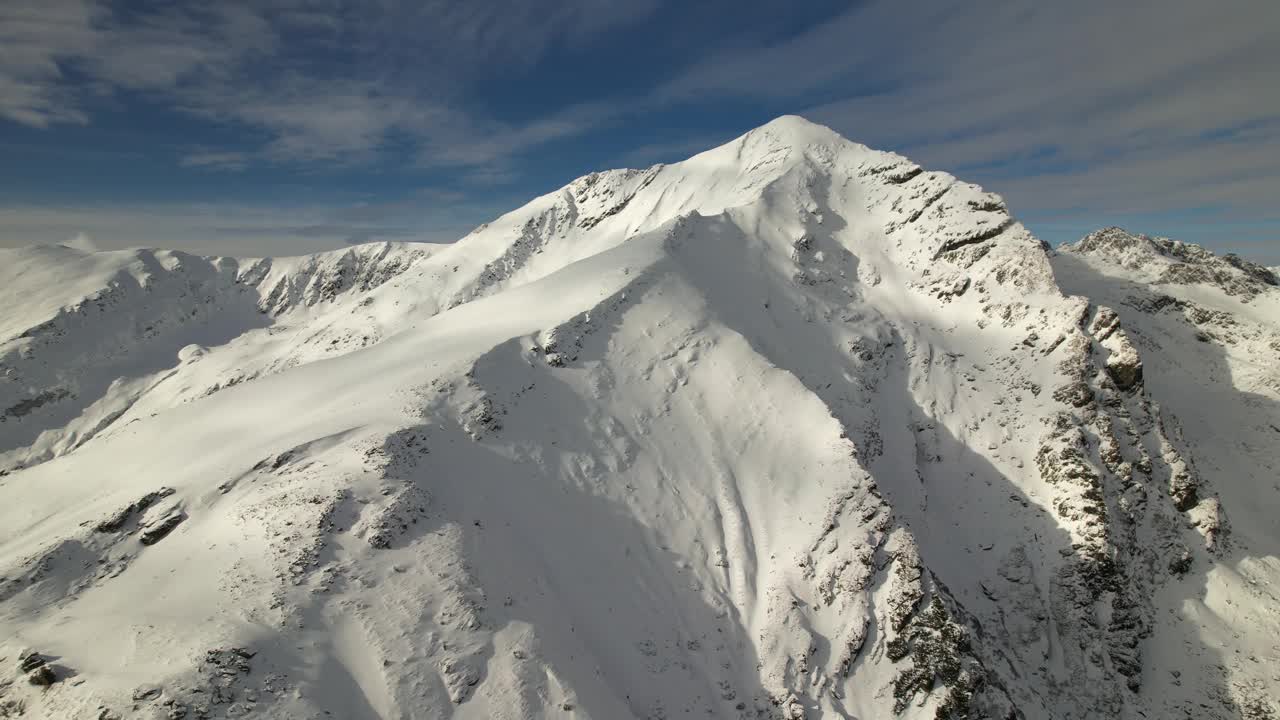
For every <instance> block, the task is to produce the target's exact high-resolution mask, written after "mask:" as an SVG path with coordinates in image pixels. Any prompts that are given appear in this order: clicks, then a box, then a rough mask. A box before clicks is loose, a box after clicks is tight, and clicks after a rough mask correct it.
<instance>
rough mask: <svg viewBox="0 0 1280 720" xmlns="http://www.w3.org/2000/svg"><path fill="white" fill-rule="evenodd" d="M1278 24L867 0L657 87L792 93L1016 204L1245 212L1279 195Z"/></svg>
mask: <svg viewBox="0 0 1280 720" xmlns="http://www.w3.org/2000/svg"><path fill="white" fill-rule="evenodd" d="M1276 27H1280V5H1278V4H1276V3H1273V2H1266V1H1263V0H1239V1H1236V2H1229V3H1216V4H1215V3H1203V2H1197V1H1196V0H1139V1H1138V2H1127V3H1111V2H1103V1H1102V0H1083V1H1082V2H1077V3H1070V4H1062V3H1033V4H1027V3H1024V2H1020V1H1017V0H983V1H982V2H978V3H973V2H959V1H949V2H935V3H930V4H929V6H928V8H919V7H912V8H910V9H908V8H906V7H903V6H902V5H901V4H900V3H895V2H888V1H887V0H877V1H876V2H871V3H864V4H860V5H859V6H857V7H856V8H854V9H852V10H850V11H849V12H847V13H846V14H844V15H843V16H841V17H839V18H836V19H834V20H833V21H831V22H829V23H826V24H824V25H822V26H820V27H818V28H815V29H813V30H811V31H810V32H808V33H805V34H802V35H800V36H797V37H794V38H791V39H789V40H787V41H786V42H783V43H781V44H778V45H775V46H771V47H767V48H761V49H757V50H754V51H752V52H746V53H732V54H728V55H724V56H719V57H714V58H711V59H708V60H707V61H705V62H703V63H700V64H699V65H698V66H696V67H694V68H692V69H690V70H689V71H688V72H686V73H684V74H682V75H681V76H679V77H677V78H674V79H672V80H671V81H670V82H669V83H667V84H666V85H665V86H664V87H662V88H660V89H659V91H658V92H657V93H656V95H657V97H661V98H667V99H684V100H688V99H690V98H695V97H700V96H702V97H705V96H712V97H717V96H719V97H725V96H737V97H747V98H755V99H757V100H762V101H772V102H779V103H791V104H792V107H794V108H795V109H797V110H800V111H802V112H804V113H805V114H806V115H809V116H810V117H811V118H813V119H815V120H818V121H821V122H825V123H827V124H830V125H832V126H833V127H835V128H836V129H837V130H839V131H841V132H843V133H845V134H846V135H848V136H850V137H852V138H854V139H856V140H860V141H862V142H865V143H867V144H870V145H873V146H880V147H892V148H895V149H900V150H904V151H906V152H907V153H908V154H910V155H911V156H912V157H913V158H914V159H915V160H917V161H919V162H921V163H923V164H925V165H927V166H930V167H943V168H947V169H952V170H955V171H958V172H960V173H961V174H963V175H967V176H969V177H976V178H977V179H979V180H981V181H984V182H985V183H987V184H989V185H994V186H996V187H995V189H999V190H1001V191H1003V192H1005V193H1006V195H1008V196H1009V198H1010V200H1011V201H1012V202H1013V204H1014V207H1015V208H1019V207H1021V208H1028V209H1045V208H1064V207H1090V208H1095V209H1107V210H1112V209H1121V208H1127V209H1136V210H1154V209H1160V208H1167V207H1185V206H1186V205H1187V204H1188V203H1196V202H1199V203H1204V204H1210V203H1213V204H1228V205H1231V204H1234V205H1237V206H1239V207H1242V208H1251V209H1258V208H1262V207H1266V206H1267V205H1268V204H1269V203H1271V202H1273V201H1271V200H1268V199H1267V198H1274V197H1276V196H1278V195H1280V152H1277V147H1278V146H1280V93H1277V92H1276V91H1275V88H1276V87H1277V86H1278V85H1280V43H1276V42H1275V40H1274V36H1275V32H1274V29H1275V28H1276ZM815 95H817V96H821V97H824V98H828V99H827V100H826V101H824V102H822V103H821V104H817V105H813V104H812V100H811V99H810V98H812V97H814V96H815ZM1236 128H1248V130H1247V131H1245V132H1247V133H1248V136H1247V139H1246V137H1245V136H1244V135H1243V134H1242V133H1232V132H1230V130H1232V129H1236Z"/></svg>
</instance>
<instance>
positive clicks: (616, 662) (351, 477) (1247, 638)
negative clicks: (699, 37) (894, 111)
mask: <svg viewBox="0 0 1280 720" xmlns="http://www.w3.org/2000/svg"><path fill="white" fill-rule="evenodd" d="M0 275H3V277H2V278H0V280H2V282H0V302H3V305H4V307H6V308H7V311H6V313H5V314H4V315H3V317H0V373H2V375H0V378H2V380H3V382H0V471H2V472H3V476H2V477H0V717H4V716H6V715H8V716H18V715H21V714H23V713H25V716H26V717H48V718H66V717H89V718H124V717H165V718H178V717H201V718H204V717H210V718H212V717H218V718H220V717H246V716H247V717H262V718H312V717H340V718H354V719H364V718H443V717H452V718H542V717H555V718H587V717H592V718H606V719H611V718H645V719H658V718H664V719H674V718H681V717H715V718H764V717H770V718H776V717H785V718H804V717H808V718H817V717H835V718H862V719H866V718H887V717H894V716H900V717H907V718H934V717H941V718H946V717H955V718H962V717H971V718H977V717H990V718H1063V719H1066V718H1104V717H1105V718H1112V717H1118V718H1142V717H1146V718H1182V717H1185V718H1240V717H1244V718H1270V717H1274V716H1275V714H1276V713H1280V706H1277V704H1276V698H1277V696H1278V695H1280V673H1277V670H1276V668H1277V667H1280V601H1278V600H1277V597H1276V593H1277V590H1276V588H1277V587H1278V585H1277V581H1278V580H1280V561H1278V560H1277V554H1278V552H1277V550H1278V549H1280V520H1278V519H1277V518H1278V516H1277V514H1276V512H1275V508H1276V507H1277V500H1278V499H1280V485H1278V480H1277V461H1280V457H1278V454H1280V452H1278V450H1277V448H1280V442H1278V441H1280V409H1278V408H1280V371H1278V370H1277V366H1276V364H1275V362H1274V359H1275V357H1276V353H1277V352H1280V327H1277V318H1280V290H1277V288H1276V287H1275V284H1276V280H1275V276H1274V274H1273V273H1271V272H1270V271H1268V270H1266V269H1265V268H1260V267H1258V266H1253V265H1251V264H1249V263H1246V262H1244V261H1241V260H1239V259H1238V258H1232V257H1229V256H1228V257H1225V258H1219V257H1216V256H1214V255H1212V254H1210V253H1208V252H1206V251H1203V250H1201V249H1200V248H1198V247H1196V246H1191V245H1184V244H1181V243H1174V242H1173V241H1167V240H1163V239H1160V238H1146V237H1144V236H1134V235H1130V234H1128V233H1125V232H1123V231H1120V230H1117V229H1111V230H1106V231H1102V232H1100V233H1096V234H1095V235H1091V236H1090V237H1089V238H1086V239H1084V240H1082V241H1081V242H1080V243H1078V244H1077V245H1074V246H1071V247H1067V248H1064V249H1063V250H1062V251H1061V252H1056V253H1055V252H1052V251H1050V250H1048V249H1047V247H1046V246H1044V245H1043V244H1042V243H1040V242H1039V241H1038V240H1036V239H1035V238H1034V237H1032V236H1031V235H1030V234H1029V233H1028V232H1027V231H1026V230H1025V229H1024V228H1023V227H1022V226H1021V225H1020V224H1018V223H1017V222H1016V221H1014V220H1013V219H1012V218H1011V217H1010V215H1009V214H1008V212H1007V210H1006V208H1005V206H1004V203H1003V201H1002V200H1001V199H1000V198H999V197H998V196H995V195H992V194H990V193H986V192H983V191H982V190H981V189H980V188H977V187H975V186H973V185H969V184H965V183H963V182H959V181H957V180H956V179H954V178H952V177H951V176H949V175H946V174H943V173H936V172H929V171H925V170H923V169H922V168H920V167H918V166H916V165H915V164H913V163H911V162H910V161H908V160H906V159H905V158H902V157H899V156H897V155H893V154H889V153H883V152H876V151H873V150H870V149H868V148H866V147H864V146H861V145H858V144H855V143H851V142H849V141H847V140H844V139H843V138H840V137H839V136H837V135H836V134H834V133H833V132H831V131H830V130H828V129H826V128H823V127H820V126H817V125H814V124H811V123H808V122H807V121H804V120H802V119H800V118H796V117H784V118H780V119H778V120H776V121H774V122H772V123H770V124H768V125H765V126H764V127H761V128H759V129H757V130H754V131H752V132H750V133H748V134H746V135H744V136H743V137H741V138H738V139H737V140H735V141H733V142H731V143H729V144H727V145H725V146H723V147H720V148H716V149H714V150H710V151H708V152H705V153H702V154H700V155H697V156H695V157H693V158H691V159H689V160H687V161H685V162H682V163H677V164H674V165H669V166H661V165H660V166H655V167H652V168H649V169H647V170H620V171H611V172H604V173H596V174H592V175H589V176H587V177H584V178H580V179H578V180H576V181H574V182H573V183H571V184H569V185H568V186H567V187H565V188H563V189H561V190H559V191H557V192H554V193H551V194H548V195H546V196H543V197H540V198H538V199H536V200H534V201H533V202H531V203H529V204H528V205H526V206H525V207H523V208H520V209H518V210H515V211H514V212H511V213H509V214H507V215H504V216H503V217H501V218H499V219H497V220H496V221H494V222H493V223H491V224H490V225H487V226H484V227H481V228H479V229H477V230H476V231H475V232H473V233H472V234H471V235H469V236H467V237H466V238H464V239H462V240H461V241H459V242H458V243H455V244H453V245H447V246H444V245H420V244H382V245H366V246H359V247H355V248H351V249H348V250H344V251H339V252H333V253H325V254H320V255H315V256H308V257H302V258H288V259H274V260H235V259H229V258H205V257H195V256H191V255H186V254H183V253H177V252H164V251H150V250H138V251H126V252H87V251H85V250H84V249H77V248H71V247H64V246H57V247H33V248H25V249H20V250H8V251H0ZM32 651H34V652H36V653H38V655H37V656H35V657H32V656H31V655H30V652H32ZM41 663H43V665H41ZM20 665H21V666H22V667H20ZM42 667H43V668H48V669H50V670H51V671H52V674H51V675H50V673H49V672H45V671H43V670H41V668H42ZM23 668H27V669H25V670H24V669H23ZM28 671H29V672H28ZM49 681H52V684H51V685H48V686H47V687H46V686H45V685H41V684H37V683H45V682H49Z"/></svg>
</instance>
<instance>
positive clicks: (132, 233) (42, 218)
mask: <svg viewBox="0 0 1280 720" xmlns="http://www.w3.org/2000/svg"><path fill="white" fill-rule="evenodd" d="M511 204H512V200H511V199H510V198H506V197H502V198H494V199H493V200H492V201H490V202H485V203H476V202H473V201H468V200H466V199H465V198H464V197H463V196H461V195H458V194H456V193H453V192H451V191H447V190H434V189H427V190H423V191H421V192H418V193H412V194H410V195H409V196H407V197H404V198H400V199H397V200H394V201H361V202H347V203H326V204H321V203H316V204H309V205H265V204H263V205H254V204H247V203H159V204H137V205H118V204H115V205H103V206H95V205H38V206H33V205H14V206H0V247H18V246H22V245H33V244H56V243H61V244H65V243H67V242H68V238H74V237H77V236H80V235H83V236H85V237H92V238H93V244H94V246H95V247H98V248H101V249H104V250H116V249H121V248H129V247H161V248H173V249H179V250H187V251H189V252H195V253H200V254H207V255H232V256H242V257H261V256H264V255H275V256H284V255H297V254H303V253H309V252H317V251H321V250H328V249H332V248H337V247H342V246H344V245H349V244H353V243H361V242H376V241H384V240H395V241H413V242H453V241H454V240H457V239H458V238H460V237H462V236H463V235H465V234H467V233H468V232H469V231H471V230H472V229H473V228H474V227H475V226H477V225H479V224H480V223H482V222H487V221H488V220H490V219H492V218H493V217H495V216H496V215H498V214H499V213H500V212H503V211H505V210H507V209H509V208H510V206H511Z"/></svg>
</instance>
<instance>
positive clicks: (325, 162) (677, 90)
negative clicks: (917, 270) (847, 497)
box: [0, 0, 1280, 264]
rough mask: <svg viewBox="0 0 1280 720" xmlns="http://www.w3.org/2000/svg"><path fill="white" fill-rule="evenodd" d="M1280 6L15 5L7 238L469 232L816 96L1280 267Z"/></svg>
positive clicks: (1070, 215)
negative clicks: (538, 198) (540, 197)
mask: <svg viewBox="0 0 1280 720" xmlns="http://www.w3.org/2000/svg"><path fill="white" fill-rule="evenodd" d="M1278 33H1280V3H1277V2H1275V1H1274V0H1224V2H1220V3H1207V2H1203V0H1195V1H1192V0H1160V1H1147V0H1131V1H1129V2H1123V3H1114V2H1103V1H1102V0H1080V1H1079V2H1074V3H1052V2H1051V3H1027V2H1025V1H1023V0H1017V1H1014V0H968V1H964V2H961V1H959V0H956V1H954V2H952V1H949V0H937V1H934V2H904V1H902V0H896V1H895V0H869V1H867V2H856V3H850V2H829V1H826V0H816V1H814V2H809V3H792V2H754V1H753V0H735V1H732V2H730V1H728V0H702V1H700V2H696V3H687V2H666V1H664V0H626V1H621V0H616V1H615V0H562V1H560V2H551V1H550V0H547V1H544V2H534V1H533V0H525V1H523V2H521V1H517V0H469V1H468V2H461V1H458V0H454V1H452V2H447V1H443V0H419V1H418V2H401V1H399V0H361V1H360V2H354V1H351V0H255V1H253V2H238V1H237V0H223V1H222V2H218V3H195V2H173V1H172V0H167V1H166V0H156V1H154V2H119V1H113V0H3V1H2V2H0V245H10V246H11V245H22V244H27V243H31V242H62V241H65V240H67V239H69V238H71V237H72V236H75V235H77V234H79V233H84V234H87V235H88V236H89V237H90V238H92V240H93V242H94V243H96V244H97V245H98V246H101V247H124V246H129V245H152V246H163V247H178V248H184V249H191V250H197V251H201V252H208V253H221V254H242V255H243V254H250V255H262V254H290V253H299V252H308V251H312V250H318V249H326V248H332V247H339V246H341V245H343V244H344V243H350V242H360V241H365V240H382V239H392V240H401V239H404V240H410V239H418V240H430V241H450V240H453V239H456V238H457V237H459V236H461V235H463V234H464V233H465V232H467V231H468V230H469V229H470V228H471V227H473V226H474V225H476V224H479V223H481V222H484V221H486V220H489V219H491V218H492V217H494V216H496V215H498V214H500V213H501V212H503V211H505V210H508V209H511V208H513V207H515V206H517V205H520V204H522V203H523V202H525V201H526V200H528V199H529V198H531V197H532V196H534V195H537V194H541V193H544V192H547V191H550V190H553V189H555V188H557V187H560V186H561V185H563V184H565V183H567V182H568V181H570V180H572V179H573V178H574V177H577V176H579V175H582V174H584V173H586V172H590V171H592V170H599V169H605V168H611V167H619V166H644V165H649V164H652V163H655V162H664V161H673V160H679V159H681V158H683V157H686V156H688V155H690V154H692V153H694V152H697V151H699V150H702V149H705V148H707V147H711V146H714V145H717V144H720V143H722V142H724V141H727V140H729V139H731V138H733V137H735V136H736V135H738V134H740V133H742V132H744V131H746V130H748V129H750V128H752V127H755V126H757V125H760V124H762V123H764V122H766V121H768V120H769V119H771V118H773V117H776V116H777V115H780V114H784V113H798V114H801V115H804V116H806V117H808V118H810V119H812V120H814V121H817V122H821V123H824V124H827V125H830V126H831V127H833V128H834V129H836V130H837V131H839V132H840V133H842V134H844V135H845V136H847V137H849V138H851V139H853V140H857V141H859V142H863V143H866V144H868V145H871V146H873V147H877V148H883V149H889V150H896V151H899V152H902V153H904V154H906V155H907V156H909V157H911V158H912V159H914V160H916V161H917V162H919V163H921V164H922V165H925V166H926V167H929V168H934V169H942V170H948V171H950V172H953V173H954V174H956V175H958V176H960V177H962V178H964V179H967V180H971V181H974V182H978V183H980V184H982V185H983V186H984V187H986V188H988V189H990V190H993V191H996V192H999V193H1001V194H1003V195H1004V196H1005V197H1006V198H1007V199H1008V201H1009V203H1010V205H1011V207H1012V209H1013V210H1014V212H1015V214H1017V215H1018V217H1020V218H1021V219H1022V220H1023V221H1024V222H1026V223H1027V225H1028V226H1029V227H1030V228H1031V229H1032V230H1033V231H1034V232H1036V233H1037V234H1038V235H1039V236H1041V237H1042V238H1044V239H1046V240H1048V241H1050V242H1053V243H1055V244H1056V243H1058V242H1061V241H1064V240H1072V239H1075V238H1077V237H1079V236H1080V235H1082V234H1084V233H1085V232H1088V231H1089V230H1092V229H1095V228H1097V227H1100V226H1104V225H1110V224H1119V225H1123V226H1126V227H1128V228H1129V229H1131V230H1135V231H1141V232H1148V233H1152V234H1164V235H1169V236H1172V237H1177V238H1180V239H1185V240H1190V241H1194V242H1200V243H1203V244H1206V245H1208V246H1210V247H1212V248H1214V249H1217V250H1231V251H1235V252H1238V253H1241V254H1243V255H1246V256H1248V257H1252V258H1255V259H1258V260H1261V261H1264V262H1267V263H1271V264H1280V203H1278V202H1277V198H1280V90H1277V88H1280V42H1277V41H1276V37H1277V34H1278Z"/></svg>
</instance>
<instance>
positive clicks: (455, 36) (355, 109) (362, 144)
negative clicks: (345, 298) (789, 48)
mask: <svg viewBox="0 0 1280 720" xmlns="http://www.w3.org/2000/svg"><path fill="white" fill-rule="evenodd" d="M656 5H657V3H656V1H655V0H630V1H624V0H569V1H567V2H560V3H556V4H554V5H551V6H545V7H544V6H543V5H541V4H535V3H527V2H520V1H518V0H477V1H476V2H468V3H456V2H445V1H443V0H436V1H433V2H408V1H400V0H375V1H372V2H356V1H355V0H334V2H331V3H326V4H324V5H323V6H317V5H316V4H315V3H310V2H307V1H306V0H272V1H271V2H249V1H248V0H233V1H231V2H225V3H215V4H212V5H197V4H182V5H176V6H170V5H162V6H157V7H156V8H151V9H144V8H132V7H130V8H126V7H125V6H124V5H123V4H121V3H112V2H109V1H108V0H41V1H40V2H35V1H33V0H13V2H9V3H4V4H0V117H3V118H7V119H9V120H12V121H16V122H19V123H23V124H26V125H31V126H35V127H47V126H50V125H55V124H60V123H86V122H90V121H91V120H92V105H93V101H94V99H95V98H99V97H101V96H102V95H104V94H107V95H109V94H112V93H117V92H121V91H129V92H139V93H145V94H147V95H149V96H150V97H152V98H154V99H156V100H157V101H158V102H160V103H162V104H167V105H169V106H171V107H173V108H176V109H179V110H182V111H186V112H189V113H193V114H196V115H200V116H203V117H206V118H211V119H215V120H218V121H225V122H232V123H237V124H239V125H242V126H247V127H250V128H254V129H257V130H259V131H261V132H263V133H265V136H266V142H265V144H264V145H263V146H262V147H261V148H259V150H258V152H257V153H256V155H257V156H258V157H259V158H261V159H266V160H270V161H276V162H308V161H329V162H333V161H338V162H352V161H357V162H358V161H363V160H370V159H373V158H375V157H377V156H378V152H379V151H380V150H383V149H385V148H387V147H388V146H391V145H393V144H395V143H396V142H400V141H403V140H405V139H407V140H408V141H409V142H410V143H412V144H413V145H415V146H420V147H422V148H428V149H430V150H429V151H426V150H424V151H423V152H421V153H420V154H421V156H422V157H435V158H437V160H436V162H437V163H438V164H440V165H452V166H479V165H486V164H490V163H492V162H494V160H495V158H498V157H499V156H503V155H506V154H509V153H511V152H513V151H518V150H521V149H523V148H526V147H528V146H530V145H533V144H538V143H541V142H545V141H547V140H549V139H554V138H557V137H562V136H565V135H568V134H571V133H574V132H578V131H580V130H581V129H582V126H581V125H580V124H573V125H569V124H566V122H565V121H557V120H550V121H546V122H542V123H533V124H529V125H526V126H518V127H517V126H512V125H509V124H505V123H500V122H497V121H495V120H493V119H491V118H489V117H487V116H486V115H485V114H484V113H477V112H475V111H472V110H469V109H467V108H466V103H464V102H462V101H461V100H460V99H459V97H458V96H459V95H460V94H462V93H464V92H469V91H471V88H470V87H469V85H468V83H470V82H474V81H477V80H483V78H484V77H485V76H486V74H490V73H502V74H505V75H512V74H517V75H518V74H519V73H521V72H525V71H527V70H528V68H529V66H531V65H532V64H533V63H535V62H536V61H537V60H538V58H540V57H541V56H542V55H544V54H545V53H547V52H549V51H550V49H551V48H553V47H555V46H561V45H570V46H572V45H574V44H576V43H580V42H584V41H587V40H589V39H591V38H592V37H594V35H595V34H596V33H598V32H601V31H603V30H606V29H608V28H612V27H616V26H618V25H621V24H625V23H628V22H633V21H635V20H638V19H640V18H643V17H644V16H645V15H647V14H648V13H649V12H651V11H652V10H653V9H654V8H655V7H656ZM201 154H202V153H199V152H197V153H192V154H191V156H192V157H195V158H196V159H195V160H193V161H191V162H188V163H186V164H188V165H189V166H209V167H220V168H221V167H225V165H224V164H222V163H201V162H199V157H198V156H199V155H201ZM248 159H249V158H248V157H247V156H245V160H246V161H247V160H248Z"/></svg>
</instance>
